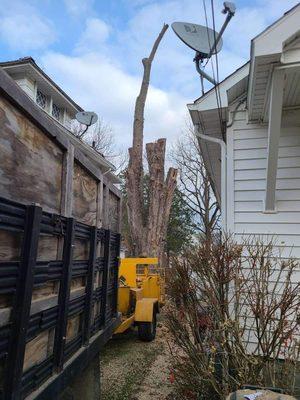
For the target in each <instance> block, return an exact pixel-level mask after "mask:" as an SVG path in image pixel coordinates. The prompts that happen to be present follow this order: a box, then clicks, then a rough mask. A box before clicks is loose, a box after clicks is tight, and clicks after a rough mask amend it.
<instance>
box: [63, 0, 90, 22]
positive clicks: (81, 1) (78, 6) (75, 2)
mask: <svg viewBox="0 0 300 400" xmlns="http://www.w3.org/2000/svg"><path fill="white" fill-rule="evenodd" d="M93 3H94V0H64V4H65V7H66V9H67V12H68V13H69V14H70V15H71V16H73V17H81V18H82V17H83V16H84V15H86V14H87V13H88V12H89V11H90V10H91V9H92V6H93Z"/></svg>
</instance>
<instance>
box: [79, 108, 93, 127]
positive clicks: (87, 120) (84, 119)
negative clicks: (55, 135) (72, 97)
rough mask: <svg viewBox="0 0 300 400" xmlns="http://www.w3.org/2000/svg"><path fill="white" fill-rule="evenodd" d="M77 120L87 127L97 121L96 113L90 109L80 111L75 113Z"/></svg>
mask: <svg viewBox="0 0 300 400" xmlns="http://www.w3.org/2000/svg"><path fill="white" fill-rule="evenodd" d="M75 118H76V119H77V121H78V122H80V123H81V124H83V125H87V126H88V127H89V126H91V125H94V124H95V123H96V122H97V121H98V115H97V114H96V113H94V112H92V111H82V112H78V113H77V114H76V115H75Z"/></svg>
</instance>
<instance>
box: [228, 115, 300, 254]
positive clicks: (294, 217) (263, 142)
mask: <svg viewBox="0 0 300 400" xmlns="http://www.w3.org/2000/svg"><path fill="white" fill-rule="evenodd" d="M246 117H247V115H246V111H243V112H238V113H237V119H236V122H235V123H234V125H233V127H232V129H231V132H230V134H231V135H232V138H231V140H229V143H228V146H232V148H229V149H228V157H232V160H231V163H229V165H232V170H231V171H230V170H228V174H232V177H231V182H232V184H231V185H229V187H228V190H229V191H230V190H231V191H232V193H230V195H229V198H230V199H232V200H231V204H229V205H228V207H229V208H230V207H231V208H233V212H232V211H231V215H232V218H233V221H230V226H231V230H232V231H233V233H234V235H235V237H236V240H237V241H242V239H243V238H245V237H247V236H252V235H259V236H262V235H263V236H264V237H266V238H271V237H272V236H273V235H274V236H276V238H277V243H278V247H282V246H288V248H287V249H286V251H285V253H289V252H290V251H292V255H293V256H294V257H296V258H300V127H295V126H294V127H293V126H291V127H284V128H282V132H281V137H280V144H279V157H278V171H277V181H276V212H275V213H264V212H263V210H264V206H263V201H264V198H265V188H266V166H267V146H268V138H267V135H268V131H267V126H266V125H259V124H249V123H248V122H247V119H246Z"/></svg>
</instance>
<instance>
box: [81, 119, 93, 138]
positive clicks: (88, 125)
mask: <svg viewBox="0 0 300 400" xmlns="http://www.w3.org/2000/svg"><path fill="white" fill-rule="evenodd" d="M92 121H93V115H91V120H90V123H89V124H86V128H85V130H84V131H83V132H82V135H84V134H85V132H86V131H87V130H88V129H89V127H90V126H91V125H93V123H92Z"/></svg>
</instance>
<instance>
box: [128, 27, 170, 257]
mask: <svg viewBox="0 0 300 400" xmlns="http://www.w3.org/2000/svg"><path fill="white" fill-rule="evenodd" d="M167 29H168V25H166V24H165V25H164V26H163V28H162V30H161V32H160V33H159V35H158V37H157V39H156V41H155V42H154V45H153V48H152V50H151V52H150V55H149V57H147V58H144V59H143V60H142V63H143V69H144V71H143V79H142V84H141V88H140V92H139V95H138V97H137V99H136V103H135V111H134V123H133V143H132V147H131V148H130V149H129V163H128V168H127V171H126V193H127V211H128V226H129V230H130V236H131V241H132V243H133V248H134V254H133V255H139V256H141V255H148V256H159V257H160V258H161V257H162V254H163V248H164V240H165V237H166V234H167V225H168V220H169V214H170V208H171V204H172V198H173V194H174V190H175V187H176V178H177V170H176V169H174V168H170V169H169V171H168V174H167V177H166V179H165V152H166V139H158V140H157V142H154V143H148V144H146V154H147V162H148V170H149V207H148V212H147V215H145V213H144V209H145V207H144V196H143V187H144V185H143V181H144V168H143V139H144V110H145V104H146V99H147V94H148V88H149V82H150V73H151V66H152V62H153V59H154V57H155V54H156V51H157V48H158V46H159V44H160V42H161V40H162V38H163V36H164V34H165V32H166V30H167Z"/></svg>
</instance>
